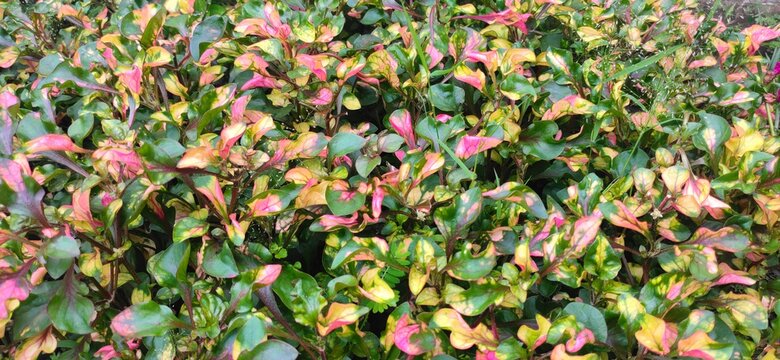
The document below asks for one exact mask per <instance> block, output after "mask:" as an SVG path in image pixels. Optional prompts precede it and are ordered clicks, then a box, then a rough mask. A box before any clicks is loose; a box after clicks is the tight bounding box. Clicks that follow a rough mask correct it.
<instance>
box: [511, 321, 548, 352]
mask: <svg viewBox="0 0 780 360" xmlns="http://www.w3.org/2000/svg"><path fill="white" fill-rule="evenodd" d="M551 325H552V324H551V323H550V321H549V320H547V319H545V318H544V317H543V316H542V315H539V314H536V329H532V328H531V327H529V326H528V325H522V326H520V328H519V329H517V337H518V338H519V339H520V340H521V341H522V342H523V343H524V344H525V345H526V346H527V347H528V348H529V349H530V350H531V351H533V350H535V349H536V348H538V347H539V346H542V345H543V344H544V343H545V342H546V341H547V332H548V331H549V330H550V326H551Z"/></svg>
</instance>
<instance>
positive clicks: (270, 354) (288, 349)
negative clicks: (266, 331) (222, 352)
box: [239, 339, 298, 360]
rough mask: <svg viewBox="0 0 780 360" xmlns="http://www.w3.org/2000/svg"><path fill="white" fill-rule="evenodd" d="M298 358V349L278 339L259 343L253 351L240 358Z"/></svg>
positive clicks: (280, 359)
mask: <svg viewBox="0 0 780 360" xmlns="http://www.w3.org/2000/svg"><path fill="white" fill-rule="evenodd" d="M297 358H298V350H296V349H295V348H294V347H293V346H292V345H290V344H288V343H286V342H284V341H281V340H276V339H270V340H267V341H266V342H264V343H262V344H260V345H258V346H257V347H255V348H254V349H253V350H252V351H250V352H248V353H245V354H242V355H241V356H240V357H239V360H263V359H274V360H295V359H297Z"/></svg>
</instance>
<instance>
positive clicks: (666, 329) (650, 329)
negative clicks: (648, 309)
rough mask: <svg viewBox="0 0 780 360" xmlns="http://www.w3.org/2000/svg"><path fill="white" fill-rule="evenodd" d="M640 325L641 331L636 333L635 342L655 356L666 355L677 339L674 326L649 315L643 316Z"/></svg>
mask: <svg viewBox="0 0 780 360" xmlns="http://www.w3.org/2000/svg"><path fill="white" fill-rule="evenodd" d="M641 323H642V329H640V330H639V331H637V333H636V340H637V341H639V343H640V344H642V345H643V346H644V347H645V348H647V349H648V350H650V351H652V352H654V353H656V354H659V355H666V354H668V353H669V351H671V347H672V344H674V341H675V340H676V339H677V328H676V327H675V326H674V324H668V323H666V322H665V321H663V320H662V319H659V318H657V317H655V316H652V315H650V314H644V316H643V317H642V321H641Z"/></svg>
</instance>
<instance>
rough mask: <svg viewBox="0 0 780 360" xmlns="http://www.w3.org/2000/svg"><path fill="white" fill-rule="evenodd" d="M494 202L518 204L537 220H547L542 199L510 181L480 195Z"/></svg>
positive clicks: (523, 186) (526, 187) (521, 185)
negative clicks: (501, 201) (504, 201)
mask: <svg viewBox="0 0 780 360" xmlns="http://www.w3.org/2000/svg"><path fill="white" fill-rule="evenodd" d="M482 196H487V197H489V198H491V199H494V200H507V201H511V202H514V203H518V204H520V206H522V207H523V209H525V211H527V212H529V213H530V214H531V215H533V216H535V217H536V218H539V219H547V209H546V208H545V207H544V203H543V202H542V199H540V198H539V195H537V194H536V192H534V191H533V190H532V189H531V188H530V187H528V186H525V185H523V184H520V183H517V182H514V181H510V182H506V183H503V184H501V185H500V186H498V187H496V188H495V189H493V190H490V191H486V192H484V193H482Z"/></svg>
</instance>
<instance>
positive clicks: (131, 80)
mask: <svg viewBox="0 0 780 360" xmlns="http://www.w3.org/2000/svg"><path fill="white" fill-rule="evenodd" d="M119 81H120V82H121V83H122V84H123V85H124V86H125V87H127V89H128V90H130V93H132V94H134V95H139V94H140V93H141V69H139V68H138V66H136V65H133V68H132V69H130V70H128V71H125V72H123V73H119Z"/></svg>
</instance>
